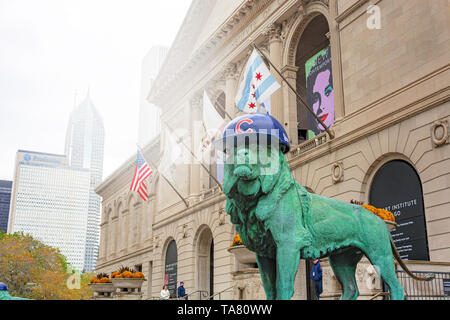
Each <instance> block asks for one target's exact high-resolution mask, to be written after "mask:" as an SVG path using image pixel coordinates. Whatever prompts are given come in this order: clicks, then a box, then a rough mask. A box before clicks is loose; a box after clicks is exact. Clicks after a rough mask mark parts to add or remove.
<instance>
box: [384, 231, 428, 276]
mask: <svg viewBox="0 0 450 320" xmlns="http://www.w3.org/2000/svg"><path fill="white" fill-rule="evenodd" d="M389 239H390V241H391V248H392V253H393V254H394V257H395V259H396V260H397V261H398V263H399V264H400V266H401V267H402V269H403V270H405V272H406V273H407V274H408V275H409V276H410V277H411V278H413V279H415V280H419V281H430V280H433V279H434V275H433V274H426V275H425V276H424V277H419V276H416V275H415V274H413V273H412V272H411V271H410V270H409V269H408V267H407V266H406V264H405V262H404V261H403V260H402V258H400V254H399V253H398V251H397V248H396V247H395V244H394V241H393V240H392V236H391V235H389Z"/></svg>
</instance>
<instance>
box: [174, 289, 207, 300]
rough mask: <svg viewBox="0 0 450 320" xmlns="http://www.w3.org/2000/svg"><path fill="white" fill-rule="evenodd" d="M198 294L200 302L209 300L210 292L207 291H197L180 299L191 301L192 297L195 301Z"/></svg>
mask: <svg viewBox="0 0 450 320" xmlns="http://www.w3.org/2000/svg"><path fill="white" fill-rule="evenodd" d="M197 294H198V298H199V299H198V300H207V299H208V296H209V292H208V291H206V290H197V291H194V292H192V293H188V294H187V295H186V296H184V297H183V298H180V299H183V300H188V299H191V297H192V299H193V298H196V295H197ZM194 300H197V299H194Z"/></svg>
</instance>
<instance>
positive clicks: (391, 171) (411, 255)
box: [369, 160, 429, 260]
mask: <svg viewBox="0 0 450 320" xmlns="http://www.w3.org/2000/svg"><path fill="white" fill-rule="evenodd" d="M369 203H370V204H371V205H373V206H375V207H377V208H383V209H386V210H389V211H391V212H392V213H393V214H394V216H395V221H396V223H397V224H398V227H397V229H396V230H393V231H392V232H391V234H392V238H393V239H394V243H395V246H396V247H397V249H398V251H399V253H400V256H401V257H402V259H408V260H429V252H428V239H427V230H426V224H425V210H424V205H423V193H422V183H421V181H420V177H419V175H418V174H417V172H416V170H415V169H414V168H413V167H412V166H411V165H410V164H409V163H408V162H406V161H403V160H393V161H389V162H387V163H386V164H384V165H383V166H382V167H381V168H380V169H379V170H378V171H377V172H376V174H375V176H374V178H373V181H372V185H371V187H370V194H369Z"/></svg>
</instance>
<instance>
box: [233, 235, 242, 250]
mask: <svg viewBox="0 0 450 320" xmlns="http://www.w3.org/2000/svg"><path fill="white" fill-rule="evenodd" d="M241 244H242V240H241V237H240V236H239V233H236V235H235V236H234V238H233V243H231V245H230V247H234V246H239V245H241Z"/></svg>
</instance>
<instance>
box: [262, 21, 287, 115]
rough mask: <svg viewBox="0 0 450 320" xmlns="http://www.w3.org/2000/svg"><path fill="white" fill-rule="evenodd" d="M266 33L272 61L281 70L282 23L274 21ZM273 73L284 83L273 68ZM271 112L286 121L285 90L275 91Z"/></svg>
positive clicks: (272, 97)
mask: <svg viewBox="0 0 450 320" xmlns="http://www.w3.org/2000/svg"><path fill="white" fill-rule="evenodd" d="M266 34H267V35H268V37H269V52H270V56H269V59H270V61H271V62H272V63H273V64H274V65H275V67H276V68H277V69H278V70H281V64H282V41H281V25H280V24H277V23H274V24H272V25H271V26H270V27H269V28H268V30H267V32H266ZM271 73H272V74H273V76H274V77H275V79H276V80H277V81H278V83H280V84H282V80H281V78H280V76H279V75H278V73H277V72H276V71H275V70H271ZM270 113H271V115H272V116H273V117H274V118H276V119H277V120H278V121H279V122H280V123H282V124H283V123H284V117H283V92H282V90H281V89H279V90H277V91H275V93H274V94H272V96H271V97H270Z"/></svg>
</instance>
